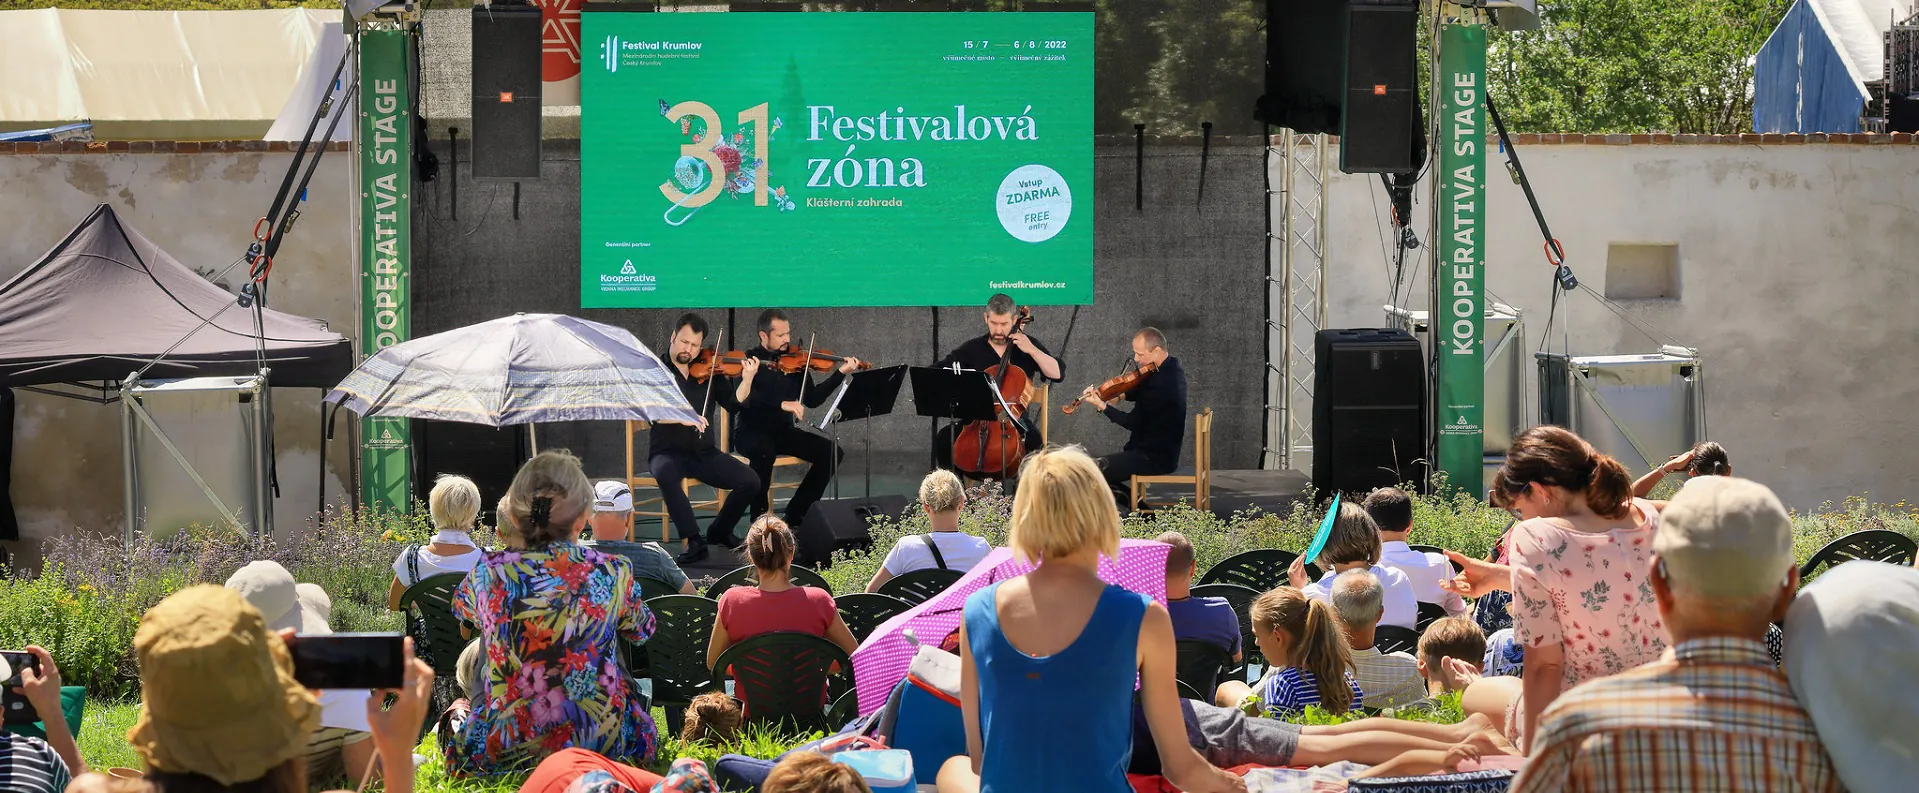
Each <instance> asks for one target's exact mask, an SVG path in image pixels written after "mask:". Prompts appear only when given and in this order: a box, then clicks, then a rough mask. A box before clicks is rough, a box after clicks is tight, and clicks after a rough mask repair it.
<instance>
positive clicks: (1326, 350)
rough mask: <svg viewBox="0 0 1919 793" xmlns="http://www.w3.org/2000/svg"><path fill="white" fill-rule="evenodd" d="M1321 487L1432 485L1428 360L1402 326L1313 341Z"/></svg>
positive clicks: (1329, 334) (1329, 333)
mask: <svg viewBox="0 0 1919 793" xmlns="http://www.w3.org/2000/svg"><path fill="white" fill-rule="evenodd" d="M1313 349H1314V356H1315V357H1314V360H1313V378H1314V387H1313V487H1315V488H1317V489H1318V490H1319V491H1320V492H1321V493H1327V492H1340V493H1347V494H1358V495H1364V494H1365V493H1366V491H1368V490H1371V489H1373V488H1375V487H1385V486H1388V485H1398V484H1402V483H1405V482H1415V483H1419V484H1420V485H1421V487H1422V489H1423V487H1424V483H1425V481H1426V469H1427V461H1426V401H1427V400H1426V362H1425V356H1424V354H1423V353H1421V352H1420V349H1419V341H1418V340H1417V339H1415V338H1413V335H1412V334H1411V333H1408V332H1406V331H1404V330H1400V329H1398V328H1382V329H1372V328H1361V329H1354V330H1322V331H1320V332H1319V335H1318V336H1317V337H1316V338H1315V339H1314V341H1313Z"/></svg>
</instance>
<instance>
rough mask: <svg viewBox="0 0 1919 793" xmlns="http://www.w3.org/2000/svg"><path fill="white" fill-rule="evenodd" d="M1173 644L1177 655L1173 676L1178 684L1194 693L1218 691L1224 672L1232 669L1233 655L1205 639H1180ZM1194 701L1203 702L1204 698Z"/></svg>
mask: <svg viewBox="0 0 1919 793" xmlns="http://www.w3.org/2000/svg"><path fill="white" fill-rule="evenodd" d="M1173 644H1174V646H1175V647H1176V648H1177V649H1176V650H1175V652H1177V653H1178V655H1177V659H1178V660H1177V661H1176V662H1175V664H1176V665H1175V667H1174V675H1175V676H1177V677H1178V678H1179V682H1181V683H1184V684H1186V685H1188V686H1191V687H1192V689H1193V690H1194V691H1216V690H1218V689H1219V682H1220V681H1221V680H1225V679H1226V670H1228V669H1230V668H1232V667H1233V654H1232V653H1229V652H1227V651H1226V648H1224V647H1221V646H1219V645H1217V644H1214V643H1213V642H1209V641H1206V640H1205V639H1181V640H1179V641H1177V642H1174V643H1173ZM1195 699H1199V700H1201V701H1205V699H1206V698H1205V697H1195Z"/></svg>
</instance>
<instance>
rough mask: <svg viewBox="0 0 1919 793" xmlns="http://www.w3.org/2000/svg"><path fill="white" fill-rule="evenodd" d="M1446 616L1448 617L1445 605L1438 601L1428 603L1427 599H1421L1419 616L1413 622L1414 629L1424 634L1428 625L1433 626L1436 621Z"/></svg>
mask: <svg viewBox="0 0 1919 793" xmlns="http://www.w3.org/2000/svg"><path fill="white" fill-rule="evenodd" d="M1445 617H1446V607H1445V606H1441V605H1439V604H1438V603H1427V602H1425V601H1420V603H1419V617H1418V618H1417V619H1416V620H1415V621H1414V622H1413V629H1414V630H1415V631H1416V632H1418V633H1420V634H1424V633H1425V632H1426V628H1427V627H1429V626H1431V625H1432V624H1433V623H1435V622H1438V621H1440V620H1442V619H1444V618H1445Z"/></svg>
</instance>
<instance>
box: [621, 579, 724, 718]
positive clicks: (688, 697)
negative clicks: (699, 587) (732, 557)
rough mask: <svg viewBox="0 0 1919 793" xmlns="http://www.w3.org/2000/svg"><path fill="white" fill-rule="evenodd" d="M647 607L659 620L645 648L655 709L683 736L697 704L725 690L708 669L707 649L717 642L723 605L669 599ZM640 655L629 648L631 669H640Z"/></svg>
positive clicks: (686, 598)
mask: <svg viewBox="0 0 1919 793" xmlns="http://www.w3.org/2000/svg"><path fill="white" fill-rule="evenodd" d="M646 607H647V608H649V609H652V611H653V619H654V628H653V637H652V638H650V639H648V640H647V642H646V646H645V648H644V649H645V654H646V661H645V663H646V664H647V665H648V668H649V670H650V671H649V676H650V677H652V679H653V704H654V705H657V706H659V707H660V708H661V709H662V710H665V711H666V726H667V732H668V733H669V734H672V735H679V734H680V726H681V725H682V724H684V723H685V722H686V706H688V705H691V704H693V698H694V697H697V696H699V695H701V694H704V693H706V692H708V691H718V690H720V683H719V681H718V680H716V679H715V676H714V675H713V673H712V672H710V671H709V670H708V669H707V666H706V647H707V645H708V644H710V643H711V642H712V640H713V623H714V622H715V621H717V620H718V619H719V617H720V604H719V603H716V602H714V601H712V600H710V599H707V598H703V597H700V596H698V595H667V596H665V597H657V598H654V599H652V600H649V601H647V602H646ZM640 650H641V648H640V647H635V646H633V645H627V659H628V660H627V669H629V670H630V669H635V668H637V666H636V664H637V663H639V661H638V659H637V658H635V656H636V655H637V654H638V652H639V651H640Z"/></svg>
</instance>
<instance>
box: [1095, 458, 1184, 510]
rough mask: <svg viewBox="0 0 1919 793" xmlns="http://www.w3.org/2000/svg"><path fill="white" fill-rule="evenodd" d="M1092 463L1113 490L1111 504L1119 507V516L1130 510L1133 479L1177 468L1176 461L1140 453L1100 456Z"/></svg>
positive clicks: (1168, 472) (1169, 471)
mask: <svg viewBox="0 0 1919 793" xmlns="http://www.w3.org/2000/svg"><path fill="white" fill-rule="evenodd" d="M1093 462H1096V463H1098V464H1099V470H1100V473H1103V474H1105V475H1106V486H1107V487H1110V488H1112V489H1113V503H1115V504H1118V505H1119V514H1121V515H1124V514H1126V513H1127V511H1129V510H1130V509H1131V508H1132V504H1131V503H1130V502H1131V501H1132V500H1133V477H1135V476H1156V475H1159V474H1170V473H1172V472H1173V471H1174V469H1177V468H1179V461H1177V460H1174V461H1171V462H1168V461H1166V460H1161V459H1158V458H1156V457H1154V456H1152V455H1149V454H1147V453H1145V452H1140V451H1131V452H1116V453H1113V454H1106V455H1101V456H1099V457H1096V458H1094V459H1093Z"/></svg>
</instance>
